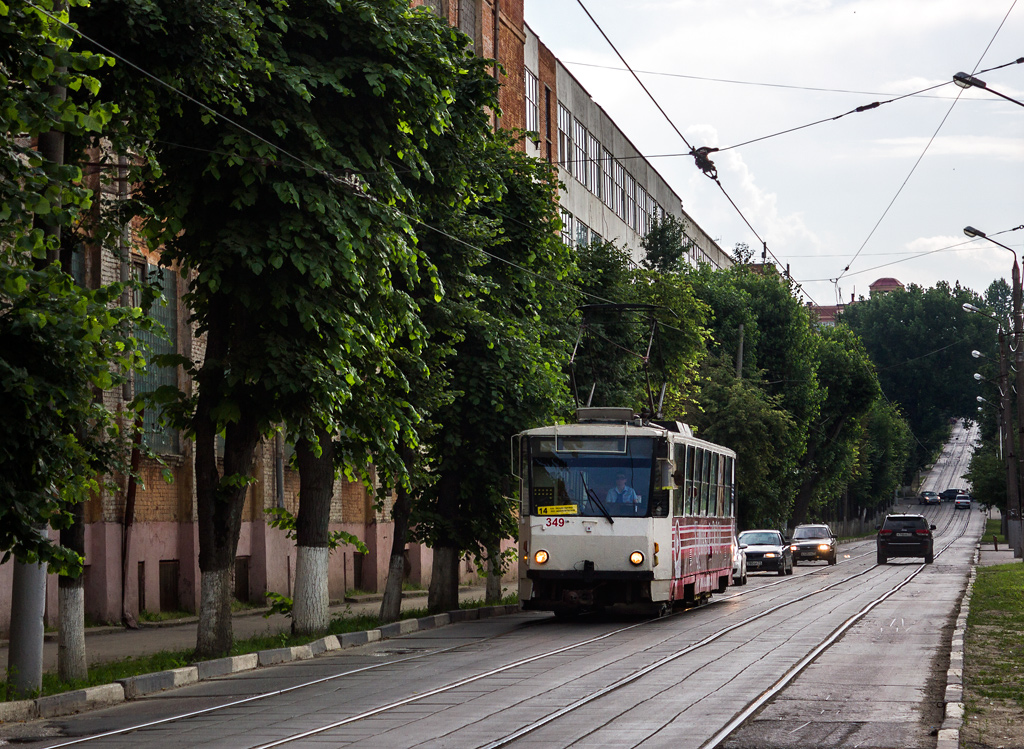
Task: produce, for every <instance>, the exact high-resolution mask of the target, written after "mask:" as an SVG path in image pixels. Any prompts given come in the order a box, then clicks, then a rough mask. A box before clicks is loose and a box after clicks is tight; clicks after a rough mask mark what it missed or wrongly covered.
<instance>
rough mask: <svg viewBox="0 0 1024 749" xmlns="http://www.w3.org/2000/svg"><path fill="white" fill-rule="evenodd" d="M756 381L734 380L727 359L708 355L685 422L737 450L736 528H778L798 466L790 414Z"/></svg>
mask: <svg viewBox="0 0 1024 749" xmlns="http://www.w3.org/2000/svg"><path fill="white" fill-rule="evenodd" d="M780 401H781V399H780V398H779V396H772V395H769V394H768V393H767V392H766V391H765V389H764V387H763V386H761V385H760V384H759V383H758V382H757V381H756V380H750V379H742V380H738V379H736V375H735V369H734V367H733V363H732V361H731V359H729V358H728V357H713V356H709V357H708V358H707V359H705V361H704V363H703V365H702V367H701V386H700V390H699V392H698V394H697V396H696V398H695V401H694V403H693V404H692V406H691V407H690V409H689V410H688V418H687V421H688V422H689V423H690V425H691V426H693V427H696V429H697V435H698V436H699V437H700V438H701V439H707V440H710V441H711V442H716V443H718V444H720V445H725V446H727V447H729V448H731V449H733V450H735V451H736V464H737V471H736V478H737V486H736V490H737V497H738V498H739V503H738V504H739V518H738V522H739V525H740V527H741V528H760V527H778V526H780V525H782V524H784V523H785V521H786V520H787V519H788V518H789V512H790V509H791V503H792V495H791V494H790V495H787V493H786V492H787V491H788V490H789V487H790V479H789V477H790V476H791V475H792V474H793V473H794V472H795V471H796V469H797V458H796V454H795V451H794V450H793V445H792V444H791V443H792V442H793V441H794V440H795V439H796V437H797V432H796V428H795V425H794V423H793V419H792V416H791V415H790V414H789V413H788V412H787V411H785V410H784V409H783V408H782V407H781V403H780Z"/></svg>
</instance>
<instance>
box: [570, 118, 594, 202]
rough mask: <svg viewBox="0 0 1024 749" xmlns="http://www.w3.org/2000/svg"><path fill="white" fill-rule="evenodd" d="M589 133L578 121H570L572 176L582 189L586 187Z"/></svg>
mask: <svg viewBox="0 0 1024 749" xmlns="http://www.w3.org/2000/svg"><path fill="white" fill-rule="evenodd" d="M588 135H590V133H588V132H587V129H586V128H585V127H583V123H582V122H580V121H579V120H573V121H572V146H573V148H572V176H574V177H575V178H576V181H577V182H579V183H580V184H581V185H583V186H584V187H588V185H587V136H588Z"/></svg>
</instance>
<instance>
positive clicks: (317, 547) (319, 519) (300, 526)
mask: <svg viewBox="0 0 1024 749" xmlns="http://www.w3.org/2000/svg"><path fill="white" fill-rule="evenodd" d="M314 431H315V433H316V436H317V440H318V441H319V445H317V444H315V443H313V442H310V441H308V440H299V442H298V443H297V444H296V445H295V463H296V465H297V466H298V469H299V514H298V517H297V518H296V523H295V540H296V544H297V550H296V553H297V556H296V559H295V592H294V594H293V597H292V631H293V632H294V633H295V634H300V635H310V634H316V633H318V632H324V631H326V630H327V627H328V626H329V625H330V623H331V620H330V613H329V612H328V610H327V606H328V603H329V602H330V600H329V595H328V589H327V561H328V559H329V557H330V548H329V542H330V520H331V499H332V498H333V497H334V443H333V442H332V441H331V435H330V434H329V433H328V432H327V430H326V429H324V428H323V427H317V428H316V429H315V430H314ZM318 453H319V454H318Z"/></svg>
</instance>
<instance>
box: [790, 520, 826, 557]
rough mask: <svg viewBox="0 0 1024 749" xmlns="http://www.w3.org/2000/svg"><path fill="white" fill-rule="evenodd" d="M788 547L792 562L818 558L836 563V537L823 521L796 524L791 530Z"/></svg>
mask: <svg viewBox="0 0 1024 749" xmlns="http://www.w3.org/2000/svg"><path fill="white" fill-rule="evenodd" d="M789 548H790V550H791V551H792V552H793V564H796V563H797V561H817V560H819V559H821V560H823V561H825V562H828V563H829V564H835V563H836V537H835V535H834V534H833V533H832V529H831V528H829V527H828V526H827V525H825V524H824V523H816V524H813V525H798V526H797V527H796V528H795V529H794V530H793V540H792V542H791V544H790V547H789Z"/></svg>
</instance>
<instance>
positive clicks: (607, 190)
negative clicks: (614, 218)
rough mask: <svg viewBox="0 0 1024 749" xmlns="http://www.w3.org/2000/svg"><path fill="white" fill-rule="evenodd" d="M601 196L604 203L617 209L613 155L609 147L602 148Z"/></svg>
mask: <svg viewBox="0 0 1024 749" xmlns="http://www.w3.org/2000/svg"><path fill="white" fill-rule="evenodd" d="M601 175H602V177H603V180H602V186H601V197H602V199H603V200H604V204H605V205H606V206H608V207H609V208H611V209H612V210H613V211H614V210H615V181H614V180H613V179H612V155H611V152H610V151H609V150H608V149H607V148H602V149H601Z"/></svg>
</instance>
